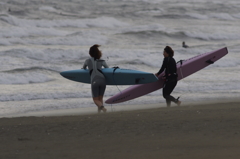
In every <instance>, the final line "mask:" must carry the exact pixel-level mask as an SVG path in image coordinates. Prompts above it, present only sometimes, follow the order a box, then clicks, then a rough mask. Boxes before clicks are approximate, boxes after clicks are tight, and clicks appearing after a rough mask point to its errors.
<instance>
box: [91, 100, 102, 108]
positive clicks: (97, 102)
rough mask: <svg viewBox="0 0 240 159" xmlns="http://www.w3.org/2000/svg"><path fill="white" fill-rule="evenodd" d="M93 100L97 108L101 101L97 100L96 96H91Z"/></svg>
mask: <svg viewBox="0 0 240 159" xmlns="http://www.w3.org/2000/svg"><path fill="white" fill-rule="evenodd" d="M93 101H94V103H95V104H96V105H97V107H98V108H99V107H101V106H102V102H101V101H100V100H99V98H98V97H93Z"/></svg>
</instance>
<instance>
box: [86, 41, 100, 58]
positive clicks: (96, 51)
mask: <svg viewBox="0 0 240 159" xmlns="http://www.w3.org/2000/svg"><path fill="white" fill-rule="evenodd" d="M98 47H100V45H98V44H95V45H93V46H92V47H90V49H89V54H90V56H92V57H94V59H100V58H101V57H102V52H101V51H100V50H99V49H98Z"/></svg>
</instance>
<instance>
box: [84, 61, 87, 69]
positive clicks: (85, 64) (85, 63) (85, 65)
mask: <svg viewBox="0 0 240 159" xmlns="http://www.w3.org/2000/svg"><path fill="white" fill-rule="evenodd" d="M83 69H87V60H86V61H85V62H84V64H83Z"/></svg>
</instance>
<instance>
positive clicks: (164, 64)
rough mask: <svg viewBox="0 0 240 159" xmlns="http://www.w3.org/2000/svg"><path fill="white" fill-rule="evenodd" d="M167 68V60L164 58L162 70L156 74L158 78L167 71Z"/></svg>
mask: <svg viewBox="0 0 240 159" xmlns="http://www.w3.org/2000/svg"><path fill="white" fill-rule="evenodd" d="M166 67H167V58H164V60H163V64H162V67H161V68H160V70H159V71H158V73H156V75H157V76H158V75H160V74H161V73H162V72H163V71H164V70H165V68H166Z"/></svg>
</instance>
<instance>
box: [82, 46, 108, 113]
mask: <svg viewBox="0 0 240 159" xmlns="http://www.w3.org/2000/svg"><path fill="white" fill-rule="evenodd" d="M98 47H100V45H97V44H95V45H93V46H92V47H90V49H89V55H90V56H91V57H90V58H89V59H87V60H86V61H85V63H84V65H83V69H86V68H87V67H88V69H89V72H90V76H91V89H92V98H93V101H94V103H95V104H96V105H97V107H98V112H99V113H100V112H101V111H103V112H107V109H106V108H105V107H104V106H103V95H104V92H105V89H106V80H105V77H104V75H103V73H102V71H101V69H102V67H105V68H108V65H107V63H106V62H105V60H102V59H101V57H102V52H101V51H100V50H99V49H98Z"/></svg>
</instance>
